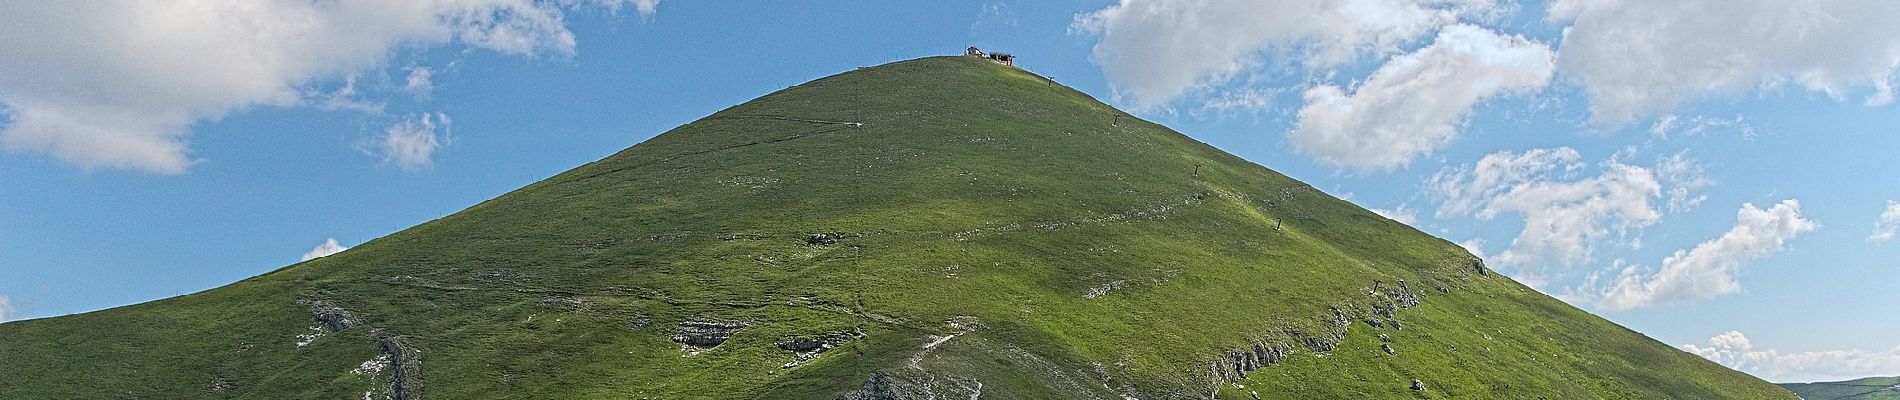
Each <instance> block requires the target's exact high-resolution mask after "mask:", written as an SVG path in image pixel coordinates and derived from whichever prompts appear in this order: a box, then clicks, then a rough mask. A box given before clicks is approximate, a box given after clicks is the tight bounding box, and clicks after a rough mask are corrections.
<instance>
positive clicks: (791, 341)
mask: <svg viewBox="0 0 1900 400" xmlns="http://www.w3.org/2000/svg"><path fill="white" fill-rule="evenodd" d="M860 337H864V332H863V331H855V330H852V331H837V332H828V333H824V334H819V335H812V336H788V337H785V338H783V339H780V340H779V341H778V343H777V345H778V348H779V349H780V350H785V351H789V352H792V361H791V362H788V363H785V368H791V367H796V366H798V365H799V364H803V363H805V362H807V361H811V360H813V359H816V358H818V354H820V353H824V352H826V351H830V350H831V349H833V348H837V347H838V346H843V345H844V344H845V343H847V342H850V341H851V340H852V339H857V338H860Z"/></svg>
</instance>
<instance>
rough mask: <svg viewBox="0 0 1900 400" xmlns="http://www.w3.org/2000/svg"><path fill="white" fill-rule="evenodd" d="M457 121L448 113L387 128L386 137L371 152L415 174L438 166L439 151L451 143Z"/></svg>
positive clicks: (426, 116) (423, 116)
mask: <svg viewBox="0 0 1900 400" xmlns="http://www.w3.org/2000/svg"><path fill="white" fill-rule="evenodd" d="M453 124H454V121H451V120H449V116H448V114H443V113H433V114H431V113H423V114H422V115H421V116H413V117H410V118H408V119H404V120H402V121H401V122H397V123H394V124H390V125H389V127H388V128H384V129H383V136H382V137H381V138H380V139H379V140H377V142H376V143H375V148H374V149H371V152H372V153H374V154H376V155H380V156H382V157H383V161H384V162H387V163H390V164H392V165H395V166H396V167H397V168H401V169H402V170H404V171H415V170H418V169H422V168H426V167H428V166H430V165H432V164H434V163H435V151H436V149H439V148H441V147H442V145H443V144H444V142H447V141H448V136H449V130H450V128H451V126H452V125H453Z"/></svg>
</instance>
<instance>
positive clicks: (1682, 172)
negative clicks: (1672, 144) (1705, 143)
mask: <svg viewBox="0 0 1900 400" xmlns="http://www.w3.org/2000/svg"><path fill="white" fill-rule="evenodd" d="M1656 173H1657V174H1658V175H1660V176H1661V177H1662V183H1663V185H1665V186H1669V212H1683V211H1689V210H1692V209H1695V207H1696V206H1698V205H1701V204H1702V202H1703V201H1705V200H1708V199H1709V196H1708V195H1703V194H1696V193H1695V191H1696V190H1698V189H1702V188H1704V187H1708V186H1709V185H1713V184H1715V179H1714V178H1710V177H1709V173H1708V171H1706V170H1704V169H1703V167H1702V163H1700V162H1697V161H1696V160H1695V159H1692V158H1689V152H1688V151H1687V150H1684V151H1681V152H1677V153H1676V154H1675V155H1671V156H1668V157H1663V158H1662V159H1661V161H1660V162H1658V163H1657V164H1656Z"/></svg>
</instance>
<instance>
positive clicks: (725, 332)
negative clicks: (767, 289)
mask: <svg viewBox="0 0 1900 400" xmlns="http://www.w3.org/2000/svg"><path fill="white" fill-rule="evenodd" d="M745 327H746V324H743V323H738V322H720V321H685V322H680V327H679V332H677V333H674V334H673V341H674V342H678V343H679V344H683V345H687V346H693V347H698V348H702V349H707V348H712V347H714V346H718V345H719V344H720V343H725V342H726V339H731V338H732V335H733V334H736V333H739V330H740V329H745Z"/></svg>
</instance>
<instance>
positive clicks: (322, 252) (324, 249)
mask: <svg viewBox="0 0 1900 400" xmlns="http://www.w3.org/2000/svg"><path fill="white" fill-rule="evenodd" d="M349 249H350V248H349V247H344V246H343V245H341V244H337V242H336V238H329V239H324V240H323V244H318V245H317V247H316V248H314V249H310V252H308V253H303V259H300V260H298V261H310V260H315V259H317V258H318V257H323V256H327V255H331V254H336V253H342V252H343V251H344V250H349Z"/></svg>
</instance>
